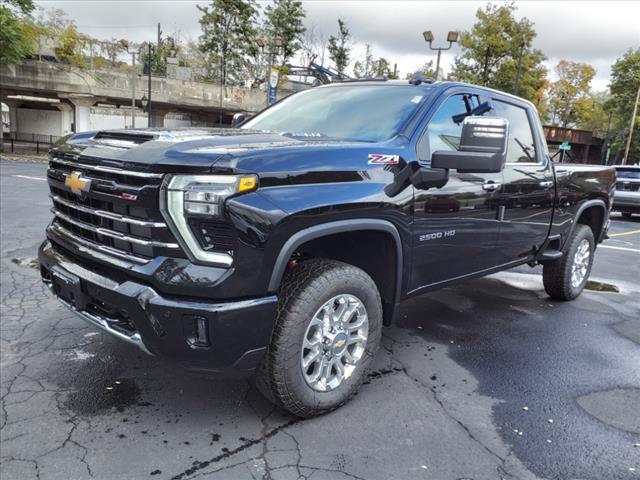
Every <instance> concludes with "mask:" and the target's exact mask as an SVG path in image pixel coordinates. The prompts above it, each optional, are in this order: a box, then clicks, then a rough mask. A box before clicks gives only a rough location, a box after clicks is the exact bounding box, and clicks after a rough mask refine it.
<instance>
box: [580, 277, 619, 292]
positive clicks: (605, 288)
mask: <svg viewBox="0 0 640 480" xmlns="http://www.w3.org/2000/svg"><path fill="white" fill-rule="evenodd" d="M584 288H585V289H586V290H593V291H594V292H615V293H620V289H619V288H618V287H616V286H615V285H612V284H611V283H604V282H595V281H593V280H589V281H588V282H587V285H585V287H584Z"/></svg>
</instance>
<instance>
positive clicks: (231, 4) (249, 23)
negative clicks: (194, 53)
mask: <svg viewBox="0 0 640 480" xmlns="http://www.w3.org/2000/svg"><path fill="white" fill-rule="evenodd" d="M197 7H198V10H200V11H201V12H202V17H201V18H200V26H201V28H202V35H201V36H200V49H201V50H202V51H203V52H205V53H206V54H207V55H208V64H209V68H208V70H209V73H211V74H212V78H215V79H218V80H220V81H221V82H222V83H223V84H227V83H228V82H229V81H238V80H240V79H242V78H243V77H244V71H245V62H246V60H247V57H255V56H256V55H257V54H258V47H257V45H256V43H255V37H256V27H255V25H256V17H257V14H258V9H257V6H256V3H255V2H254V1H253V0H212V2H211V4H210V5H209V6H205V7H201V6H199V5H198V6H197ZM216 66H217V67H218V68H217V71H216ZM214 72H215V73H214Z"/></svg>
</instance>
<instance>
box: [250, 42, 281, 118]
mask: <svg viewBox="0 0 640 480" xmlns="http://www.w3.org/2000/svg"><path fill="white" fill-rule="evenodd" d="M256 44H257V45H258V47H260V50H261V51H262V53H263V54H264V48H265V47H269V51H268V52H267V56H268V62H269V63H268V67H267V72H266V74H265V83H266V87H267V89H266V91H267V107H268V106H269V105H271V104H272V103H275V100H276V91H277V86H278V85H277V84H278V79H277V78H278V77H277V76H276V77H275V81H274V82H272V81H271V80H272V79H271V70H272V69H273V55H274V49H273V47H275V53H276V54H277V53H278V51H279V50H280V48H281V47H282V46H283V45H284V41H283V40H282V37H281V36H279V35H278V36H275V37H273V40H272V41H268V40H267V39H265V38H263V37H258V38H256ZM272 46H273V47H272ZM272 83H274V85H272Z"/></svg>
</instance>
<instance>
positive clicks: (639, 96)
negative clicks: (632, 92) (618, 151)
mask: <svg viewBox="0 0 640 480" xmlns="http://www.w3.org/2000/svg"><path fill="white" fill-rule="evenodd" d="M639 101H640V86H639V87H638V93H636V103H635V105H634V106H633V114H632V115H631V123H630V125H629V136H628V137H627V146H626V147H625V149H624V157H622V164H623V165H626V164H627V160H628V157H629V149H630V148H631V137H633V127H635V125H636V115H637V114H638V102H639Z"/></svg>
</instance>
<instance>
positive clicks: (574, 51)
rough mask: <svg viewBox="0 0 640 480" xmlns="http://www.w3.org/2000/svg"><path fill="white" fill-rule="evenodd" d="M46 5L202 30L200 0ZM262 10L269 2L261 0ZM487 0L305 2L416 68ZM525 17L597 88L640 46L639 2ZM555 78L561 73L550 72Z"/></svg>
mask: <svg viewBox="0 0 640 480" xmlns="http://www.w3.org/2000/svg"><path fill="white" fill-rule="evenodd" d="M37 3H38V4H39V5H40V6H43V7H44V8H52V7H55V8H61V9H63V10H65V11H66V12H67V13H68V14H69V16H70V17H71V18H73V19H74V20H75V21H76V23H77V24H78V26H79V27H80V29H81V30H82V31H83V32H86V33H89V34H91V35H93V36H96V37H99V38H107V39H109V38H122V37H127V38H129V39H131V40H133V41H143V40H150V39H151V40H152V39H154V38H155V37H156V35H157V32H156V24H157V22H161V23H162V29H163V31H164V32H165V33H167V34H172V33H174V32H178V33H179V34H180V36H181V37H182V38H191V39H196V38H197V37H198V36H199V34H200V25H199V23H198V19H199V18H200V12H199V11H198V10H197V8H196V4H197V3H200V4H206V3H207V2H202V1H200V2H196V1H189V0H177V1H173V2H170V1H154V0H148V1H144V0H138V1H127V2H125V1H117V0H112V1H105V0H98V1H78V0H66V1H64V0H48V1H40V2H37ZM258 3H259V4H260V5H261V6H262V7H264V6H265V5H266V4H267V3H268V2H266V1H259V2H258ZM485 4H486V2H479V1H456V2H444V1H429V2H418V1H373V0H360V1H357V0H354V1H337V0H333V1H332V0H310V1H305V2H304V8H305V9H306V11H307V19H306V24H307V27H313V28H314V29H315V31H316V32H321V33H322V34H323V35H324V36H325V37H328V36H329V35H331V34H334V33H335V32H336V31H337V19H338V18H342V19H344V20H345V21H346V22H347V24H348V26H349V28H350V30H351V33H352V36H353V42H354V52H353V55H352V58H354V59H356V58H358V57H359V56H361V55H362V52H363V51H364V44H365V43H369V44H371V46H372V48H373V51H374V54H375V55H376V56H385V57H386V58H388V59H389V60H390V61H391V62H392V64H393V63H398V68H399V69H400V71H401V72H403V73H406V72H409V71H413V70H414V69H415V68H416V67H417V66H419V65H421V64H423V63H424V62H425V61H427V60H433V61H434V63H435V52H432V51H430V50H429V49H428V47H427V45H426V44H425V42H424V39H423V38H422V32H423V31H424V30H431V31H433V33H434V36H435V39H436V41H435V43H434V45H436V46H440V45H446V42H445V41H444V40H445V38H446V34H447V32H448V31H449V30H460V31H462V30H469V29H470V28H471V27H472V25H473V23H474V21H475V12H476V10H477V9H478V8H481V7H483V6H484V5H485ZM517 6H518V11H517V13H516V16H517V17H518V18H520V17H523V16H526V17H527V18H529V19H530V20H531V21H532V22H534V28H535V29H536V31H537V33H538V36H537V38H536V40H535V42H534V46H535V47H536V48H539V49H540V50H542V51H543V52H544V53H545V55H546V56H547V57H548V61H547V65H548V66H549V67H550V68H552V67H553V66H554V65H555V64H556V63H557V61H558V60H559V59H563V58H564V59H569V60H574V61H581V62H588V63H591V64H593V65H594V67H596V69H597V71H598V73H597V76H596V79H595V81H594V87H595V88H598V89H601V88H604V87H606V85H607V83H608V81H609V75H610V66H611V64H612V63H613V62H614V61H615V59H616V58H618V57H619V56H620V55H622V54H623V53H624V52H625V51H626V50H627V49H629V48H637V47H638V46H640V21H638V19H639V18H640V2H614V1H607V2H570V1H536V2H519V3H518V4H517ZM456 52H457V50H456V46H455V45H454V47H453V49H452V50H451V51H449V52H443V56H442V62H441V64H442V66H443V68H444V69H445V70H448V69H449V68H450V65H451V63H452V61H453V58H454V56H455V53H456ZM551 78H552V79H553V78H554V74H553V72H551Z"/></svg>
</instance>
